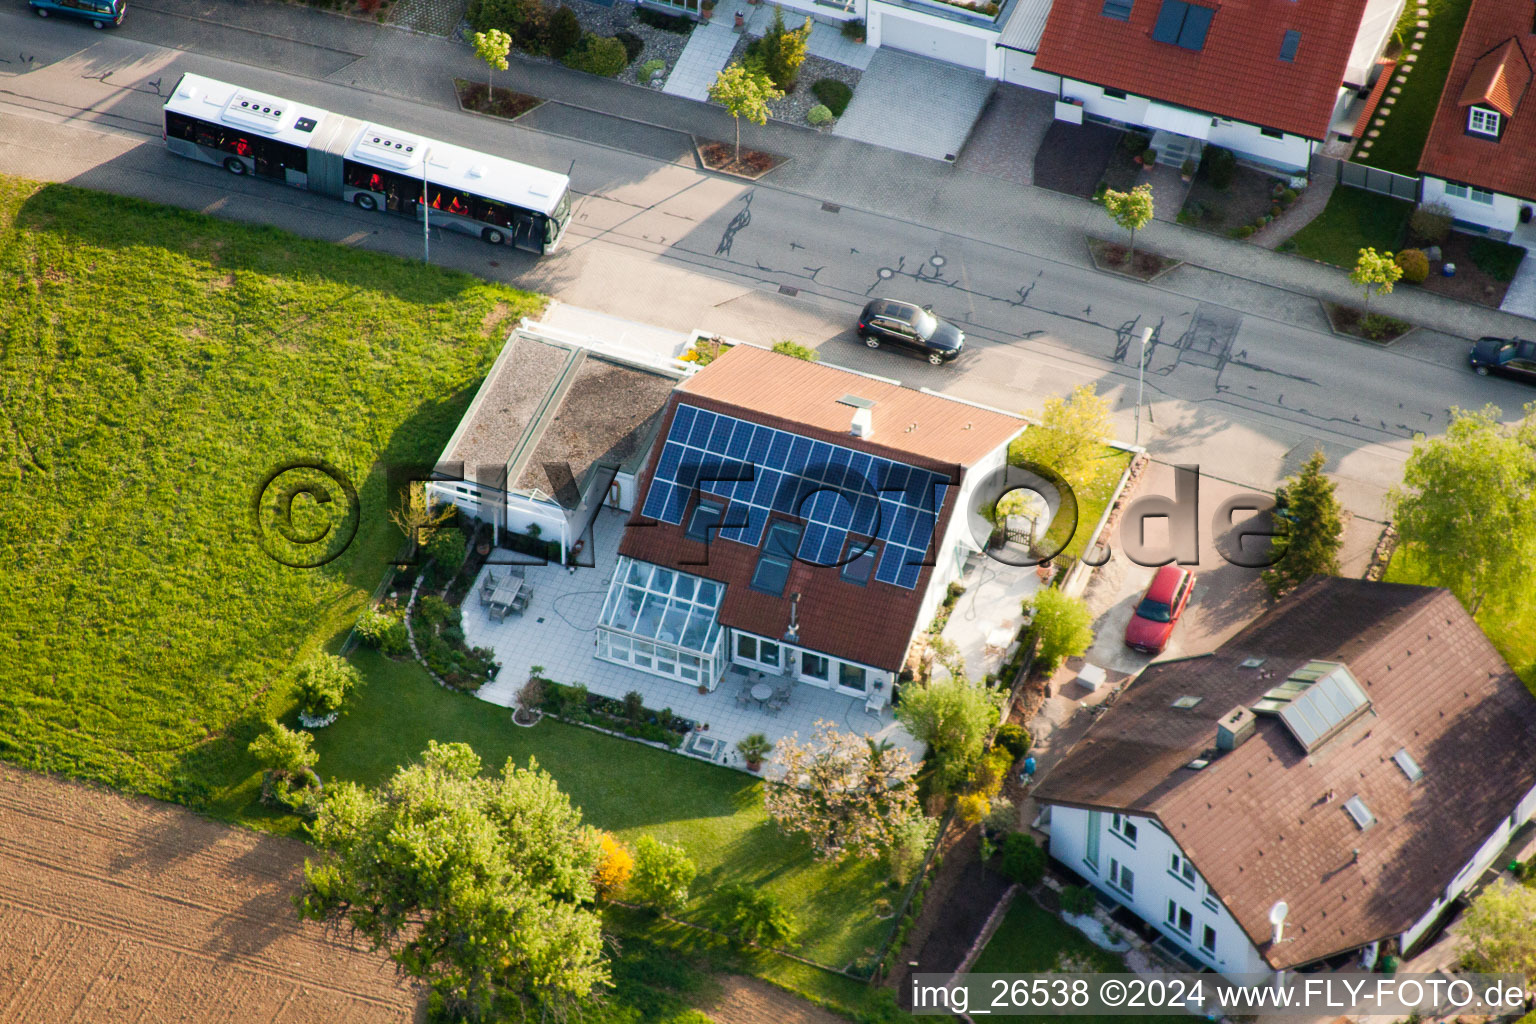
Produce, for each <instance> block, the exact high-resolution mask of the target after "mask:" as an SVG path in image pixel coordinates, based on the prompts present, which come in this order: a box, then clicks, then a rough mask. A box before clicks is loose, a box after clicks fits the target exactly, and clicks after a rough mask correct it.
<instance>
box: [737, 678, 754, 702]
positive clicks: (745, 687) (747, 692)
mask: <svg viewBox="0 0 1536 1024" xmlns="http://www.w3.org/2000/svg"><path fill="white" fill-rule="evenodd" d="M736 703H737V704H740V705H741V706H742V707H746V706H747V705H748V704H751V703H752V684H751V683H742V684H741V689H739V690H737V691H736Z"/></svg>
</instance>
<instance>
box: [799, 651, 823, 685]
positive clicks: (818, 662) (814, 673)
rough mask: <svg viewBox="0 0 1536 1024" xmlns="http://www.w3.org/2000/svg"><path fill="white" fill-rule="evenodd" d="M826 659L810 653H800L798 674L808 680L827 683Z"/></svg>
mask: <svg viewBox="0 0 1536 1024" xmlns="http://www.w3.org/2000/svg"><path fill="white" fill-rule="evenodd" d="M827 671H828V665H827V659H826V658H823V657H822V656H821V655H819V654H812V653H811V652H810V651H801V652H800V674H801V675H802V676H805V677H806V678H808V679H820V680H821V681H822V682H826V681H827Z"/></svg>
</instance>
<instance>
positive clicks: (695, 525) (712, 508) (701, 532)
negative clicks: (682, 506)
mask: <svg viewBox="0 0 1536 1024" xmlns="http://www.w3.org/2000/svg"><path fill="white" fill-rule="evenodd" d="M724 516H725V506H724V505H721V504H720V503H719V502H718V501H700V502H699V504H698V507H696V508H695V509H694V510H693V518H692V519H690V520H688V539H689V540H696V541H699V542H700V543H703V544H708V543H709V542H710V541H711V540H712V539H713V538H714V528H715V527H718V526H719V525H720V520H721V519H722V518H724Z"/></svg>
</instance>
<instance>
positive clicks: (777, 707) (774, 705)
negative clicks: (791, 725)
mask: <svg viewBox="0 0 1536 1024" xmlns="http://www.w3.org/2000/svg"><path fill="white" fill-rule="evenodd" d="M763 707H765V708H767V709H768V713H769V714H770V715H774V716H777V715H778V713H779V712H780V711H783V710H784V705H783V704H782V703H781V702H780V701H779V699H778V698H777V697H775V698H773V699H772V700H770V701H769V702H768V703H767V704H764V705H763Z"/></svg>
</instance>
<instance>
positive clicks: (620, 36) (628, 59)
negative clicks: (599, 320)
mask: <svg viewBox="0 0 1536 1024" xmlns="http://www.w3.org/2000/svg"><path fill="white" fill-rule="evenodd" d="M613 38H615V39H617V40H618V41H619V42H621V43H623V44H624V57H625V63H627V64H633V63H634V62H635V60H636V59H637V58H638V57H639V56H640V54H641V53H643V52H644V51H645V40H644V39H641V38H640V37H639V36H637V35H635V34H634V33H633V32H615V33H614V34H613Z"/></svg>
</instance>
